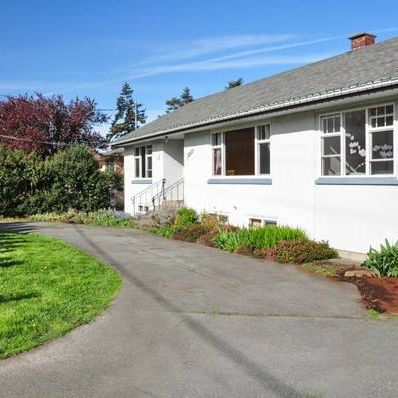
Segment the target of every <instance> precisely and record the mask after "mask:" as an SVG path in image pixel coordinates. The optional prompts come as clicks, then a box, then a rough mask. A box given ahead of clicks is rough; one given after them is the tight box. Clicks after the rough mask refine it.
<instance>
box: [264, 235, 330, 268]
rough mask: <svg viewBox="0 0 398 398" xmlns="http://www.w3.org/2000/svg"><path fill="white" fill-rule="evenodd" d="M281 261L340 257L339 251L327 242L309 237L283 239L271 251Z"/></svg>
mask: <svg viewBox="0 0 398 398" xmlns="http://www.w3.org/2000/svg"><path fill="white" fill-rule="evenodd" d="M270 254H271V255H272V256H273V257H274V258H275V260H276V261H278V262H279V263H294V264H303V263H310V262H312V261H316V260H327V259H330V258H336V257H338V254H337V251H336V250H335V249H333V248H331V247H330V246H329V244H328V243H327V242H315V241H313V240H308V239H304V240H303V239H300V240H292V241H281V242H279V243H278V244H277V245H276V246H275V247H274V248H273V249H272V253H270Z"/></svg>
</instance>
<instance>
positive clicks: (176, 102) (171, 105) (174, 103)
mask: <svg viewBox="0 0 398 398" xmlns="http://www.w3.org/2000/svg"><path fill="white" fill-rule="evenodd" d="M166 105H167V109H166V112H167V113H169V112H171V111H174V110H176V109H178V108H181V107H182V106H183V105H184V104H183V103H182V101H181V99H180V98H177V97H173V98H170V99H169V100H167V101H166Z"/></svg>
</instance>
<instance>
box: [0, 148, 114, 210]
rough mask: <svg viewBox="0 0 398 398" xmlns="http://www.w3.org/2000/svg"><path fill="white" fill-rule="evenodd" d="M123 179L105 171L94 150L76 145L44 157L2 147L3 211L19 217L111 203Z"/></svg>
mask: <svg viewBox="0 0 398 398" xmlns="http://www.w3.org/2000/svg"><path fill="white" fill-rule="evenodd" d="M117 186H120V179H117V178H116V177H114V176H112V175H111V174H110V173H102V172H101V171H100V170H99V169H98V164H97V162H96V161H95V159H94V157H93V156H92V154H91V152H90V150H89V149H88V148H87V147H85V146H83V145H76V146H73V147H70V148H68V149H66V150H64V151H59V152H57V153H56V154H55V155H53V156H52V157H49V158H47V159H43V158H41V157H39V156H38V155H36V154H33V153H26V152H23V151H20V150H6V149H4V148H2V147H0V215H1V216H8V217H15V216H26V215H33V214H38V213H48V212H59V213H62V212H66V211H68V210H69V209H70V208H73V209H76V210H82V211H85V212H91V211H96V210H98V209H102V208H107V207H109V206H110V200H111V191H112V190H113V189H114V188H116V187H117Z"/></svg>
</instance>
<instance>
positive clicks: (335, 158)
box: [321, 115, 341, 176]
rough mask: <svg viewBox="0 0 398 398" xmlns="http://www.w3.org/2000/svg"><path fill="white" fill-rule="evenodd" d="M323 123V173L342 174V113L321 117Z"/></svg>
mask: <svg viewBox="0 0 398 398" xmlns="http://www.w3.org/2000/svg"><path fill="white" fill-rule="evenodd" d="M321 125H322V132H323V134H324V135H323V137H322V175H327V176H330V175H340V169H341V145H340V141H341V137H340V136H341V115H331V116H327V117H323V118H322V119H321Z"/></svg>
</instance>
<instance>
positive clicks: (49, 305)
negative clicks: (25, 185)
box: [0, 233, 121, 359]
mask: <svg viewBox="0 0 398 398" xmlns="http://www.w3.org/2000/svg"><path fill="white" fill-rule="evenodd" d="M120 288H121V278H120V276H119V274H118V273H117V272H116V271H114V270H113V269H111V268H110V267H108V266H107V265H105V264H103V263H102V262H100V261H99V260H97V259H95V258H93V257H91V256H89V255H87V254H85V253H83V252H81V251H80V250H78V249H75V248H73V247H71V246H69V245H68V244H66V243H64V242H62V241H60V240H58V239H55V238H50V237H47V236H43V235H38V234H15V233H0V358H1V359H3V358H7V357H10V356H13V355H16V354H18V353H20V352H23V351H26V350H29V349H31V348H33V347H36V346H38V345H40V344H43V343H44V342H46V341H48V340H51V339H54V338H56V337H59V336H62V335H64V334H65V333H66V332H68V331H69V330H71V329H73V328H75V327H77V326H79V325H82V324H85V323H87V322H89V321H91V320H92V319H93V318H94V317H95V316H96V315H98V314H99V313H101V312H102V311H103V310H104V309H105V308H106V307H107V306H108V305H109V303H110V301H111V300H112V299H113V298H114V297H115V295H116V294H117V292H118V291H119V290H120Z"/></svg>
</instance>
